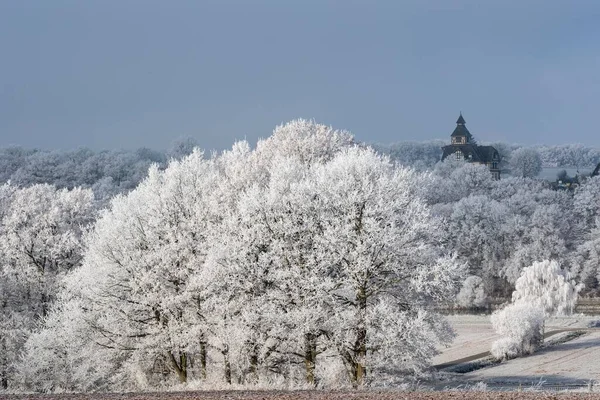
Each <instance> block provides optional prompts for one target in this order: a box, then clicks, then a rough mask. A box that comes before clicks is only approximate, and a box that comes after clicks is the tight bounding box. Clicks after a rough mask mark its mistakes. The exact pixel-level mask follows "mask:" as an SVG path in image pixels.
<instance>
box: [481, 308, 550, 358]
mask: <svg viewBox="0 0 600 400" xmlns="http://www.w3.org/2000/svg"><path fill="white" fill-rule="evenodd" d="M491 321H492V327H493V328H494V330H495V331H496V332H497V333H498V334H500V335H502V338H501V339H498V340H496V341H494V343H492V349H491V353H492V355H493V356H494V357H496V358H497V359H509V358H514V357H518V356H521V355H524V354H531V353H533V352H535V351H536V350H537V349H538V348H539V346H540V345H541V343H542V341H543V337H544V334H543V326H544V311H543V310H542V309H541V308H539V307H536V306H533V305H530V304H526V303H523V302H519V303H513V304H510V305H508V306H506V307H504V308H503V309H501V310H499V311H496V312H494V313H493V314H492V316H491Z"/></svg>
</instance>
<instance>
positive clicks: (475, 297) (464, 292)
mask: <svg viewBox="0 0 600 400" xmlns="http://www.w3.org/2000/svg"><path fill="white" fill-rule="evenodd" d="M456 304H457V305H458V306H459V307H465V308H470V307H483V306H485V305H486V304H487V296H486V295H485V288H484V283H483V279H481V278H480V277H479V276H476V275H470V276H469V277H467V279H465V281H464V283H463V285H462V287H461V289H460V292H458V294H457V295H456Z"/></svg>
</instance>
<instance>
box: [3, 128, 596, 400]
mask: <svg viewBox="0 0 600 400" xmlns="http://www.w3.org/2000/svg"><path fill="white" fill-rule="evenodd" d="M443 144H444V143H443V142H440V141H431V142H420V143H416V142H404V143H397V144H393V145H382V144H374V145H372V146H370V145H367V144H364V143H359V142H357V141H356V140H355V138H354V137H353V135H352V134H351V133H349V132H347V131H344V130H337V129H334V128H332V127H329V126H325V125H321V124H318V123H316V122H314V121H307V120H294V121H291V122H289V123H286V124H284V125H281V126H278V127H276V128H275V130H274V131H273V133H272V135H271V136H269V137H268V138H266V139H264V140H260V141H259V142H258V143H257V144H256V145H255V146H254V147H253V146H251V144H249V143H247V142H245V141H240V142H237V143H235V144H233V146H232V147H231V149H229V150H226V151H222V152H214V153H212V154H206V153H205V152H203V151H202V150H201V149H200V146H199V144H198V143H196V142H194V141H193V140H182V141H179V142H177V143H175V144H174V145H173V147H172V148H171V149H170V150H169V151H166V152H159V151H154V150H150V149H144V148H142V149H138V150H136V151H125V150H119V151H103V152H94V151H92V150H89V149H78V150H74V151H42V150H27V149H23V148H19V147H10V148H5V149H2V150H0V181H1V186H0V390H6V391H10V392H20V391H28V392H30V391H34V392H61V391H84V392H86V391H128V390H150V389H164V388H186V387H190V385H195V386H194V387H203V388H222V387H233V386H236V387H278V388H307V387H318V388H339V387H364V386H368V385H394V384H399V383H402V382H405V381H407V380H411V379H413V380H414V379H419V378H420V377H423V376H426V375H427V374H428V373H429V371H430V365H431V359H432V357H433V356H434V355H435V354H437V352H438V349H439V347H440V346H443V345H444V344H447V343H450V342H451V341H452V338H453V333H452V330H451V329H450V326H449V325H448V323H447V322H446V321H445V319H444V317H443V316H442V315H441V313H440V310H441V309H443V308H448V307H462V308H472V309H485V308H486V307H487V306H488V305H489V304H490V303H491V302H494V301H496V300H497V299H510V297H511V293H512V292H513V290H515V287H516V286H517V289H518V286H519V283H518V282H523V278H521V277H523V276H524V275H526V273H527V271H530V270H532V269H531V268H532V267H536V266H539V265H542V263H544V262H546V263H549V264H548V265H551V266H552V268H555V269H556V270H557V271H562V272H560V273H564V274H565V276H569V277H572V278H573V279H574V280H575V281H576V282H577V284H578V285H580V286H579V288H580V290H581V294H582V295H584V296H596V295H598V292H599V290H600V287H599V284H598V279H599V276H598V274H599V271H598V265H599V263H600V215H599V213H600V178H599V177H586V178H582V180H581V185H580V186H578V187H577V188H576V189H575V190H573V191H560V190H555V189H553V188H552V186H551V185H550V184H549V182H546V181H544V180H541V179H537V178H536V175H537V173H539V169H540V168H541V166H542V165H545V166H553V167H576V168H577V169H580V168H582V169H583V168H589V169H593V167H594V166H595V165H596V164H597V163H598V162H600V151H599V150H598V149H594V148H587V147H585V146H583V145H563V146H534V147H530V148H527V149H523V148H522V147H520V146H517V145H509V144H502V143H497V144H494V146H496V148H497V149H498V150H499V151H500V153H501V154H502V156H503V162H504V163H505V165H506V166H507V167H509V168H512V170H513V171H517V170H519V171H521V173H519V174H515V175H518V176H513V177H508V178H503V179H500V180H494V179H493V178H492V176H491V174H490V173H489V171H488V169H487V168H486V167H485V166H481V165H476V164H469V163H465V162H460V161H456V160H453V161H445V162H440V161H439V159H440V155H441V151H440V147H441V145H443ZM532 160H533V162H531V161H532ZM532 165H533V167H531V166H532ZM524 166H525V167H524ZM519 168H520V169H519ZM536 171H537V173H536ZM578 290H579V289H578ZM186 385H187V386H186ZM232 385H233V386H232Z"/></svg>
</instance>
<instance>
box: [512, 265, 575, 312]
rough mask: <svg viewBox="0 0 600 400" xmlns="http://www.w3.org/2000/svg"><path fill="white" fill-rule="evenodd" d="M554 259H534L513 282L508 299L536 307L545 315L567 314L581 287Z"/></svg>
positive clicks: (571, 308) (570, 310)
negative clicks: (513, 286) (513, 288)
mask: <svg viewBox="0 0 600 400" xmlns="http://www.w3.org/2000/svg"><path fill="white" fill-rule="evenodd" d="M581 288H582V287H581V285H577V284H576V283H575V281H573V280H572V277H571V274H570V273H569V272H568V271H564V270H563V269H561V268H560V265H559V264H558V262H556V261H554V260H544V261H539V262H534V263H533V264H532V265H531V266H529V267H527V268H525V269H524V270H523V272H522V273H521V276H520V277H519V279H517V281H516V282H515V291H514V292H513V296H512V300H513V302H514V303H519V302H520V303H526V304H529V305H532V306H535V307H538V308H540V309H541V310H543V311H544V313H545V315H546V316H551V315H567V314H571V313H572V312H573V310H574V309H575V304H576V303H577V295H578V293H579V291H580V290H581Z"/></svg>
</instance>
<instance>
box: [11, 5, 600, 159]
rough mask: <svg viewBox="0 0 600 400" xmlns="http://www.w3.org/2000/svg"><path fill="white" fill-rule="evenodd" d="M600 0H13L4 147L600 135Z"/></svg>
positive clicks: (593, 138) (582, 138)
mask: <svg viewBox="0 0 600 400" xmlns="http://www.w3.org/2000/svg"><path fill="white" fill-rule="evenodd" d="M599 17H600V3H598V2H594V1H586V0H579V1H573V2H567V1H542V0H531V1H527V2H521V1H514V0H512V1H490V2H479V1H467V0H456V1H443V0H432V1H428V2H422V1H417V0H405V1H393V0H388V1H383V0H381V1H373V2H366V1H356V0H348V1H341V0H340V1H333V0H324V1H320V0H307V1H295V2H279V1H275V0H256V1H242V0H238V1H234V0H224V1H216V0H205V1H192V0H189V1H184V0H180V1H174V2H168V3H167V2H161V1H157V0H149V1H141V0H128V1H103V2H100V1H87V2H78V1H73V0H55V1H52V2H44V1H41V0H32V1H28V2H20V1H5V2H2V3H0V48H2V54H3V61H2V63H0V147H7V146H9V145H20V146H23V147H27V148H40V149H73V148H77V147H89V148H92V149H95V150H100V149H114V148H123V149H133V148H138V147H148V148H152V149H166V148H168V147H169V145H170V144H171V143H172V142H173V141H175V140H176V139H178V138H182V137H193V138H194V139H196V140H197V141H198V142H199V143H200V145H201V146H202V147H203V148H205V149H206V150H207V151H210V150H212V149H217V150H222V149H224V148H229V147H230V146H231V144H232V143H233V142H234V141H235V140H239V139H244V138H246V139H247V140H248V141H249V142H250V143H251V144H255V143H256V141H257V139H258V138H259V137H263V138H265V137H268V136H269V135H270V134H271V132H272V130H273V129H274V128H275V126H277V125H279V124H281V123H284V122H287V121H289V120H291V119H295V118H307V119H314V120H316V121H317V122H320V123H324V124H327V125H332V126H333V127H335V128H338V129H346V130H348V131H351V132H352V133H353V134H354V135H355V137H356V138H357V140H359V141H362V142H369V143H374V142H378V143H392V142H399V141H407V140H411V141H424V140H434V139H442V140H446V139H448V140H449V135H450V133H451V132H452V130H453V129H454V126H455V125H454V123H455V121H456V118H457V117H458V114H459V112H460V111H462V112H463V115H464V116H465V119H466V121H467V127H468V128H469V130H470V131H471V133H472V134H473V135H474V137H475V138H476V139H477V140H478V141H479V142H482V143H483V142H507V143H520V144H524V145H532V144H547V145H553V144H566V143H582V144H585V145H586V146H595V147H597V146H600V140H599V139H598V137H597V135H596V134H595V128H596V124H597V122H596V118H595V116H596V114H597V111H596V110H597V109H599V108H600V96H599V94H600V75H599V74H598V73H597V71H598V70H599V67H600V40H599V39H600V35H599V33H600V27H599V26H598V24H597V21H598V20H599V19H598V18H599Z"/></svg>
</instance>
